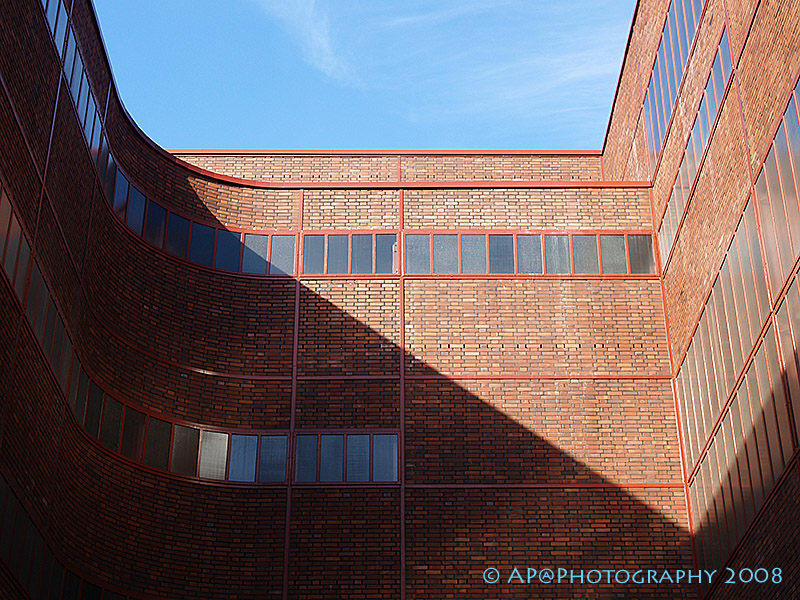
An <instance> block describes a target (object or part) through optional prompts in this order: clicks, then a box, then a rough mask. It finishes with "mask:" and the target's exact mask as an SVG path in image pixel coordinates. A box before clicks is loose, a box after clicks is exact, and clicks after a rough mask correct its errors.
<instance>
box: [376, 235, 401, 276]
mask: <svg viewBox="0 0 800 600" xmlns="http://www.w3.org/2000/svg"><path fill="white" fill-rule="evenodd" d="M396 265H397V236H396V235H395V234H393V233H391V234H387V233H379V234H377V235H376V236H375V272H376V273H397V266H396Z"/></svg>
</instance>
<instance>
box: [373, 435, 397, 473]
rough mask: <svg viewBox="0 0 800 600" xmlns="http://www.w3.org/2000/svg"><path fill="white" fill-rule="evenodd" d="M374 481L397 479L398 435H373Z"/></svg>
mask: <svg viewBox="0 0 800 600" xmlns="http://www.w3.org/2000/svg"><path fill="white" fill-rule="evenodd" d="M372 479H373V481H397V436H396V435H385V434H380V435H377V434H376V435H374V436H373V437H372Z"/></svg>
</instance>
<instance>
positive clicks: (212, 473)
mask: <svg viewBox="0 0 800 600" xmlns="http://www.w3.org/2000/svg"><path fill="white" fill-rule="evenodd" d="M227 460H228V434H227V433H219V432H216V431H204V432H203V437H202V443H201V444H200V477H205V478H206V479H225V463H226V462H227Z"/></svg>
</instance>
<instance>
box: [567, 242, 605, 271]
mask: <svg viewBox="0 0 800 600" xmlns="http://www.w3.org/2000/svg"><path fill="white" fill-rule="evenodd" d="M572 252H573V253H574V255H575V272H576V273H599V272H600V262H599V259H598V256H597V236H596V235H573V236H572Z"/></svg>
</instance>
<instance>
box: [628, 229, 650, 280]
mask: <svg viewBox="0 0 800 600" xmlns="http://www.w3.org/2000/svg"><path fill="white" fill-rule="evenodd" d="M628 251H629V252H630V255H631V273H646V274H652V273H655V269H656V265H655V261H654V259H653V238H652V237H651V236H649V235H629V236H628Z"/></svg>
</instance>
